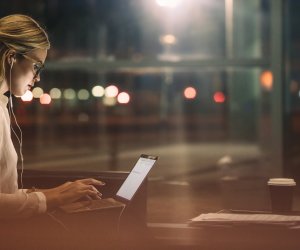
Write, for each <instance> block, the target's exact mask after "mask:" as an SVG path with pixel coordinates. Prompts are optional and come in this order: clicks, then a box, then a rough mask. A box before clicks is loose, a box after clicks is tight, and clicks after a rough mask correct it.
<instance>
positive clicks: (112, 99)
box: [103, 96, 117, 106]
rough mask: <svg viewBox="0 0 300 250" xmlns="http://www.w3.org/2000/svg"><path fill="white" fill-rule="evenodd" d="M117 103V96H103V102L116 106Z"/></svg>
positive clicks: (106, 104)
mask: <svg viewBox="0 0 300 250" xmlns="http://www.w3.org/2000/svg"><path fill="white" fill-rule="evenodd" d="M116 103H117V99H116V98H115V97H107V96H105V97H104V98H103V104H104V105H105V106H114V105H116Z"/></svg>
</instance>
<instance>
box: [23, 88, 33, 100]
mask: <svg viewBox="0 0 300 250" xmlns="http://www.w3.org/2000/svg"><path fill="white" fill-rule="evenodd" d="M21 99H22V101H23V102H30V101H32V99H33V94H32V92H31V91H29V90H27V91H26V92H25V94H24V95H22V96H21Z"/></svg>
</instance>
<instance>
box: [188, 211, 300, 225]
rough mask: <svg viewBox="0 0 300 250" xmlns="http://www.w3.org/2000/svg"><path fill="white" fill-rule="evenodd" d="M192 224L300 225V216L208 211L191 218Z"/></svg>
mask: <svg viewBox="0 0 300 250" xmlns="http://www.w3.org/2000/svg"><path fill="white" fill-rule="evenodd" d="M190 223H191V224H192V225H237V224H238V225H250V224H255V225H257V224H262V225H274V224H275V225H282V226H299V225H300V216H295V215H279V214H244V213H243V214H238V213H207V214H200V215H199V216H197V217H195V218H193V219H191V220H190Z"/></svg>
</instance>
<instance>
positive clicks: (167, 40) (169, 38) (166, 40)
mask: <svg viewBox="0 0 300 250" xmlns="http://www.w3.org/2000/svg"><path fill="white" fill-rule="evenodd" d="M159 40H160V42H161V43H162V44H166V45H173V44H175V43H176V37H175V36H174V35H172V34H167V35H163V36H161V37H160V38H159Z"/></svg>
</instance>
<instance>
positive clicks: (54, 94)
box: [50, 88, 61, 99]
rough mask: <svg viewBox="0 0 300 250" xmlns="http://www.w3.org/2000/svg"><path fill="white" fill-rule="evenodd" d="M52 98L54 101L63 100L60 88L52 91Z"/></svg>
mask: <svg viewBox="0 0 300 250" xmlns="http://www.w3.org/2000/svg"><path fill="white" fill-rule="evenodd" d="M50 96H51V98H52V99H60V98H61V91H60V89H58V88H53V89H51V90H50Z"/></svg>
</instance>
